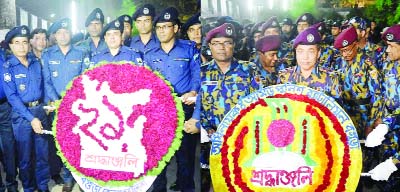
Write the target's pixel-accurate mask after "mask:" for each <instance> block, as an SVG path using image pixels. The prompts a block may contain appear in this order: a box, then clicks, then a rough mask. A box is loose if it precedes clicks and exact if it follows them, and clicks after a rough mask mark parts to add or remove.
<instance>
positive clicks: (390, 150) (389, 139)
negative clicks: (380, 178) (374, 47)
mask: <svg viewBox="0 0 400 192" xmlns="http://www.w3.org/2000/svg"><path fill="white" fill-rule="evenodd" d="M382 74H383V78H382V79H383V83H382V98H383V101H384V102H383V103H384V104H383V110H382V111H383V115H382V121H383V123H385V124H386V125H388V127H389V132H388V133H387V134H386V135H385V140H383V142H382V145H381V146H379V148H380V154H379V155H378V157H379V159H380V160H379V162H383V161H385V160H386V159H388V158H389V157H393V158H397V159H398V160H400V148H399V138H400V63H399V61H385V62H384V63H383V70H382ZM399 175H400V174H399V171H396V172H395V173H393V174H392V175H391V177H389V180H388V182H384V183H381V184H383V185H379V187H380V188H381V189H382V190H384V191H393V190H394V189H395V187H394V186H395V185H399V183H400V182H399V179H398V177H399ZM396 177H397V179H396ZM397 187H398V186H397Z"/></svg>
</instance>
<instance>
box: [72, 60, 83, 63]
mask: <svg viewBox="0 0 400 192" xmlns="http://www.w3.org/2000/svg"><path fill="white" fill-rule="evenodd" d="M69 63H71V64H77V63H82V60H71V61H69Z"/></svg>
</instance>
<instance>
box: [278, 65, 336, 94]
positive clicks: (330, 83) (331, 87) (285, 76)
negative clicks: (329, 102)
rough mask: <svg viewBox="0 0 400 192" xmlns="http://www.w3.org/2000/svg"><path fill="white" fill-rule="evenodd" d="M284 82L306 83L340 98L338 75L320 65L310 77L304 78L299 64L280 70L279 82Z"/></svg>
mask: <svg viewBox="0 0 400 192" xmlns="http://www.w3.org/2000/svg"><path fill="white" fill-rule="evenodd" d="M283 83H289V84H297V85H304V86H307V87H310V88H312V89H315V90H317V91H321V92H324V93H325V94H327V95H329V96H331V97H333V98H335V99H336V100H338V99H340V95H341V88H340V86H339V78H338V76H337V75H336V74H335V73H331V72H329V71H328V70H326V69H324V68H321V67H318V66H315V68H314V69H313V71H312V72H311V75H310V76H309V77H308V78H304V77H303V76H302V75H301V71H300V67H298V66H296V67H291V68H287V69H285V70H282V71H279V77H278V84H283Z"/></svg>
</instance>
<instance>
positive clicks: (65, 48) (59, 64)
mask: <svg viewBox="0 0 400 192" xmlns="http://www.w3.org/2000/svg"><path fill="white" fill-rule="evenodd" d="M53 32H54V35H55V38H56V45H54V46H52V47H50V48H49V49H48V50H47V51H45V52H44V53H43V56H42V63H43V78H44V87H45V93H46V94H45V95H46V99H45V101H46V102H49V103H50V105H54V102H55V101H56V100H59V99H60V98H61V93H62V92H63V91H65V89H66V87H67V84H68V83H69V82H70V81H71V80H72V79H73V78H74V77H76V76H78V75H80V74H81V73H83V71H84V70H85V69H87V68H88V67H89V65H90V61H89V55H88V54H87V53H86V52H84V51H82V50H80V49H77V48H76V47H75V46H73V45H71V38H72V32H71V20H70V19H69V18H64V19H61V20H58V21H56V22H55V24H54V27H53ZM52 163H55V162H52ZM63 169H64V171H63V173H64V175H63V178H64V186H63V191H71V190H72V186H73V178H72V175H71V173H70V172H69V170H68V169H66V167H65V166H64V168H63Z"/></svg>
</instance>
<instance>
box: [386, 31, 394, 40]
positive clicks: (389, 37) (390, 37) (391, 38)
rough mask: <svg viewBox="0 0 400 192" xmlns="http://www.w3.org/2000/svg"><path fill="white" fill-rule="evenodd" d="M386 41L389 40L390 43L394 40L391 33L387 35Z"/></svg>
mask: <svg viewBox="0 0 400 192" xmlns="http://www.w3.org/2000/svg"><path fill="white" fill-rule="evenodd" d="M386 39H387V40H388V41H391V40H393V39H394V36H393V34H391V33H388V34H386Z"/></svg>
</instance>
